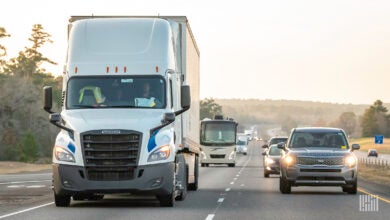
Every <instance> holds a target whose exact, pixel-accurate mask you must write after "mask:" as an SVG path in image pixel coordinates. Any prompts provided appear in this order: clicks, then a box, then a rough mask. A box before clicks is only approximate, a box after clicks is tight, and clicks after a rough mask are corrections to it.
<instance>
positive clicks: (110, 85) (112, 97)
mask: <svg viewBox="0 0 390 220" xmlns="http://www.w3.org/2000/svg"><path fill="white" fill-rule="evenodd" d="M165 88H166V87H165V80H164V79H163V78H162V77H160V76H121V77H116V76H110V77H107V76H93V77H72V78H71V79H70V80H69V81H68V86H67V96H66V97H67V99H66V100H67V101H66V107H67V108H68V109H82V108H165V104H166V95H165V94H166V92H165V91H166V89H165Z"/></svg>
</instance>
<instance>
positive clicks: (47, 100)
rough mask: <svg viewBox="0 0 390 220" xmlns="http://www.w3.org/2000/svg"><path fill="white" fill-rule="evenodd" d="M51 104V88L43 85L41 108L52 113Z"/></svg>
mask: <svg viewBox="0 0 390 220" xmlns="http://www.w3.org/2000/svg"><path fill="white" fill-rule="evenodd" d="M52 106H53V99H52V88H51V86H45V87H43V109H44V110H45V111H47V112H49V113H53V112H52V111H51V108H52Z"/></svg>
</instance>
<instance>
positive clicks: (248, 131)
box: [244, 130, 253, 141]
mask: <svg viewBox="0 0 390 220" xmlns="http://www.w3.org/2000/svg"><path fill="white" fill-rule="evenodd" d="M244 133H245V135H246V136H247V137H248V141H251V140H252V139H253V130H245V131H244Z"/></svg>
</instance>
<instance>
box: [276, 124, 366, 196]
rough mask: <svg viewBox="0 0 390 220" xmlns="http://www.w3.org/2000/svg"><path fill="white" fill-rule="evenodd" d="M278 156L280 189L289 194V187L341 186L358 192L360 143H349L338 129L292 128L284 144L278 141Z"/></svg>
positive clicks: (345, 189)
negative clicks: (357, 156)
mask: <svg viewBox="0 0 390 220" xmlns="http://www.w3.org/2000/svg"><path fill="white" fill-rule="evenodd" d="M278 147H279V148H280V149H283V151H282V157H281V159H280V182H279V188H280V191H281V192H282V193H290V192H291V187H292V186H341V187H342V189H343V192H347V193H349V194H356V192H357V172H358V170H357V159H356V156H355V154H354V153H353V151H354V150H358V149H359V148H360V145H359V144H352V146H350V145H349V144H348V141H347V138H346V135H345V132H344V131H343V130H342V129H339V128H295V129H293V130H292V131H291V134H290V137H289V138H288V141H287V144H278Z"/></svg>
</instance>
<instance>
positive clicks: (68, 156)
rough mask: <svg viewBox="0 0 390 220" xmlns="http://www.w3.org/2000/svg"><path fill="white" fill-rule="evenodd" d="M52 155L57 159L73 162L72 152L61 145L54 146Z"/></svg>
mask: <svg viewBox="0 0 390 220" xmlns="http://www.w3.org/2000/svg"><path fill="white" fill-rule="evenodd" d="M54 155H55V157H56V159H57V160H58V161H65V162H73V163H74V162H75V159H74V156H73V154H72V153H71V152H70V151H68V150H66V149H65V148H63V147H60V146H55V147H54Z"/></svg>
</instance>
